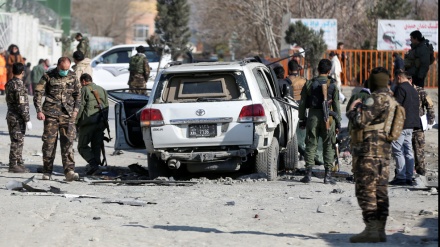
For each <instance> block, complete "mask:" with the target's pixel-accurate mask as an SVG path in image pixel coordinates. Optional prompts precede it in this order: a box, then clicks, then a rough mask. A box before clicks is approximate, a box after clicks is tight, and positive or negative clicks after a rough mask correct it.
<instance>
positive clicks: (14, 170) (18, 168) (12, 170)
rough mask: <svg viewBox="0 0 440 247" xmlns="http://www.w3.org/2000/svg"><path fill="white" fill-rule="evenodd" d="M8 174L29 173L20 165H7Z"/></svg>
mask: <svg viewBox="0 0 440 247" xmlns="http://www.w3.org/2000/svg"><path fill="white" fill-rule="evenodd" d="M8 172H10V173H26V172H29V170H28V169H26V168H25V167H24V166H20V165H13V166H11V165H9V170H8Z"/></svg>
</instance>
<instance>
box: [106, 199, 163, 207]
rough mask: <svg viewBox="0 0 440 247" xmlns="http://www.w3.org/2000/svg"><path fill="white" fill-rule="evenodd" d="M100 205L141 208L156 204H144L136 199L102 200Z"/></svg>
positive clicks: (144, 202)
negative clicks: (114, 204) (113, 204)
mask: <svg viewBox="0 0 440 247" xmlns="http://www.w3.org/2000/svg"><path fill="white" fill-rule="evenodd" d="M102 203H117V204H119V205H129V206H140V207H143V206H145V205H147V204H157V203H155V202H146V201H140V200H136V199H123V200H103V201H102Z"/></svg>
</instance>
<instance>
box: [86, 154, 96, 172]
mask: <svg viewBox="0 0 440 247" xmlns="http://www.w3.org/2000/svg"><path fill="white" fill-rule="evenodd" d="M88 162H89V169H88V171H87V172H86V175H93V174H94V173H95V172H97V171H98V170H99V164H98V162H96V159H95V158H93V159H91V160H89V161H88Z"/></svg>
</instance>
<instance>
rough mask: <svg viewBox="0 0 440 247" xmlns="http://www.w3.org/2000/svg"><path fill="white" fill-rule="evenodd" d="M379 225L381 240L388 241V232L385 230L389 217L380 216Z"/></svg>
mask: <svg viewBox="0 0 440 247" xmlns="http://www.w3.org/2000/svg"><path fill="white" fill-rule="evenodd" d="M378 222H379V223H378V225H377V226H378V227H377V230H378V232H379V240H380V242H386V241H387V234H386V232H385V225H386V224H387V217H386V216H384V217H379V221H378Z"/></svg>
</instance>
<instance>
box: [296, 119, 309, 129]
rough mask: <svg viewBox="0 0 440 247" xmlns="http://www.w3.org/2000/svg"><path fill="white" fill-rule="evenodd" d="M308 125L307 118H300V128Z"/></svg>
mask: <svg viewBox="0 0 440 247" xmlns="http://www.w3.org/2000/svg"><path fill="white" fill-rule="evenodd" d="M306 125H307V118H305V119H300V120H299V122H298V126H299V128H300V129H305V128H306Z"/></svg>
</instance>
